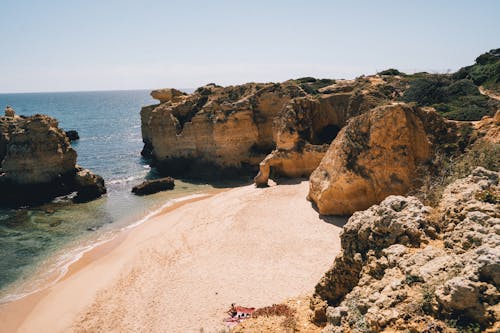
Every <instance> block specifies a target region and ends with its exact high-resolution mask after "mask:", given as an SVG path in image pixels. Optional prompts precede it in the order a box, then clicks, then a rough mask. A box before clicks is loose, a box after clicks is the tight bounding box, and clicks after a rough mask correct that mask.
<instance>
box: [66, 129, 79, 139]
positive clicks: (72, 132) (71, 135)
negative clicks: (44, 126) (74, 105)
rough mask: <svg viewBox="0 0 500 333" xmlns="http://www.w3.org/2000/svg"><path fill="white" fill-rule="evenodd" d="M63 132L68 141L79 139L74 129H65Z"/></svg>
mask: <svg viewBox="0 0 500 333" xmlns="http://www.w3.org/2000/svg"><path fill="white" fill-rule="evenodd" d="M64 133H66V136H67V137H68V139H69V141H76V140H80V135H79V134H78V132H77V131H75V130H69V131H65V132H64Z"/></svg>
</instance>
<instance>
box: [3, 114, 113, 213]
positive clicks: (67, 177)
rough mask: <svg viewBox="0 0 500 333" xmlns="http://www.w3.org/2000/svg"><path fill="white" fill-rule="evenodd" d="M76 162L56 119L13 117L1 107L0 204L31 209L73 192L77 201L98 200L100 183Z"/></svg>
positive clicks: (47, 117) (96, 177)
mask: <svg viewBox="0 0 500 333" xmlns="http://www.w3.org/2000/svg"><path fill="white" fill-rule="evenodd" d="M76 158H77V154H76V151H75V150H73V148H71V144H70V140H69V138H68V136H67V135H66V134H65V132H64V131H63V130H61V129H60V128H59V127H58V122H57V120H56V119H54V118H51V117H49V116H46V115H40V114H37V115H34V116H30V117H24V116H18V115H16V114H15V111H14V110H13V109H12V108H10V107H7V109H6V110H5V116H3V117H0V205H2V206H14V207H16V206H21V205H32V204H35V205H36V204H41V203H44V202H47V201H50V200H52V199H53V198H55V197H57V196H62V195H68V194H71V193H73V192H76V195H75V196H74V197H73V201H74V202H78V203H80V202H87V201H90V200H94V199H97V198H99V197H100V196H102V195H103V194H104V193H106V187H105V184H104V180H103V179H102V177H100V176H98V175H95V174H93V173H92V172H91V171H89V170H87V169H84V168H82V167H80V166H78V165H76Z"/></svg>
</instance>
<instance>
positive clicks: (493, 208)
mask: <svg viewBox="0 0 500 333" xmlns="http://www.w3.org/2000/svg"><path fill="white" fill-rule="evenodd" d="M499 176H500V174H499V173H498V172H492V171H488V170H485V169H483V168H477V169H476V170H474V171H473V172H472V174H471V175H470V176H469V177H467V178H464V179H460V180H457V181H456V182H454V183H452V184H451V185H449V186H448V187H447V188H446V190H445V191H444V194H443V198H442V200H441V202H440V205H439V207H438V208H436V209H435V210H434V211H433V210H432V209H431V208H430V207H426V206H424V205H422V204H421V203H420V202H419V201H418V200H417V199H416V198H414V197H401V196H389V197H388V198H386V199H385V200H384V201H383V202H382V203H381V204H380V205H375V206H372V207H370V208H369V209H368V210H365V211H361V212H357V213H355V214H354V215H353V216H352V217H351V218H350V219H349V221H348V222H347V224H346V225H345V226H344V230H343V232H342V234H341V245H342V252H341V253H340V254H339V255H338V256H337V258H336V259H335V262H334V264H333V267H332V268H331V269H330V270H329V271H328V272H327V273H326V274H325V276H324V277H323V278H322V280H321V281H320V282H319V283H318V285H317V286H316V293H315V295H316V301H314V302H312V303H311V304H312V306H313V308H314V309H315V310H316V313H317V316H316V317H317V318H319V319H321V317H322V315H320V314H321V313H323V316H324V314H325V312H322V311H324V310H325V309H326V318H327V320H328V325H327V326H326V328H325V329H324V332H348V331H352V330H356V329H358V330H362V331H364V332H380V331H385V330H386V331H398V332H402V331H410V332H448V329H449V326H448V325H451V323H454V326H458V327H465V328H468V329H471V330H472V329H474V330H476V331H479V330H482V329H486V328H490V329H491V331H492V332H493V331H494V329H495V327H496V329H498V328H499V327H498V323H499V320H500V311H499V301H500V293H499V287H500V236H499V234H498V226H499V223H500V219H499V217H500V216H499V204H500V202H499V200H500V199H499V198H500V196H499V193H500V192H499V191H500V188H499ZM322 302H324V303H322ZM322 304H324V305H322ZM326 305H328V308H326V307H325V306H326Z"/></svg>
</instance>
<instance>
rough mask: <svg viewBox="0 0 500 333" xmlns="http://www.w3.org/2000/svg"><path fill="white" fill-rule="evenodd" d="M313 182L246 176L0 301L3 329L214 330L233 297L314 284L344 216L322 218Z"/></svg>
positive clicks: (277, 296) (268, 297)
mask: <svg viewBox="0 0 500 333" xmlns="http://www.w3.org/2000/svg"><path fill="white" fill-rule="evenodd" d="M308 186H309V183H308V182H307V181H302V182H300V183H292V184H288V185H279V186H272V187H269V188H265V189H257V188H255V186H254V185H248V186H244V187H239V188H235V189H231V190H229V191H226V192H222V193H218V194H216V195H214V196H211V197H209V198H207V199H204V200H198V201H195V202H190V203H189V204H185V205H182V206H181V207H177V208H176V209H173V210H171V211H169V212H166V213H164V214H162V215H160V216H157V217H155V218H153V219H151V220H149V221H148V222H146V223H144V224H142V225H140V226H139V227H137V228H135V229H133V230H132V232H129V233H128V234H126V235H123V236H122V237H118V238H117V239H115V240H114V241H112V242H110V243H108V244H106V245H104V246H103V247H101V248H100V249H99V248H97V249H96V251H94V254H90V255H87V256H86V257H84V258H83V260H81V261H80V262H78V263H77V264H76V265H75V267H72V269H71V273H70V274H68V276H66V277H65V278H64V279H63V280H61V281H59V282H58V283H56V284H55V285H54V286H52V287H50V288H48V289H46V290H45V291H44V292H42V293H39V294H38V295H34V296H32V297H29V298H27V299H23V300H21V301H18V302H13V303H10V304H8V305H7V306H4V307H2V308H0V331H2V332H4V331H5V330H7V331H9V330H10V331H14V330H16V328H17V331H18V332H200V329H201V328H203V331H204V332H217V331H219V330H220V329H223V328H224V327H225V326H224V324H223V323H222V320H223V319H224V317H226V315H225V311H226V310H227V309H228V308H229V306H230V304H231V303H238V304H239V305H243V306H255V307H261V306H265V305H270V304H272V303H279V302H281V301H283V300H285V299H287V298H290V297H295V296H298V295H304V294H306V293H310V292H312V290H313V288H314V286H315V284H316V283H317V282H318V280H319V279H320V278H321V276H322V275H323V273H324V272H325V271H326V270H327V269H328V267H329V266H330V265H331V263H332V262H333V259H334V257H335V255H336V254H337V253H338V252H339V250H340V244H339V232H340V230H341V226H342V224H343V223H344V222H345V219H342V218H338V219H328V220H324V219H321V218H320V217H319V216H318V213H317V212H316V211H315V210H314V209H313V208H312V207H311V204H310V203H309V202H308V201H306V199H305V197H306V195H307V191H308ZM2 327H3V329H2Z"/></svg>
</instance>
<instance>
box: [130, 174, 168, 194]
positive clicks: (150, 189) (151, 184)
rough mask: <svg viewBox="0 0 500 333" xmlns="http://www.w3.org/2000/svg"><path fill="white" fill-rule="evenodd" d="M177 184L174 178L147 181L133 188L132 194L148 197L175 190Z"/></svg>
mask: <svg viewBox="0 0 500 333" xmlns="http://www.w3.org/2000/svg"><path fill="white" fill-rule="evenodd" d="M174 186H175V182H174V179H173V178H170V177H165V178H160V179H153V180H146V181H144V182H142V183H141V184H139V185H137V186H134V187H133V188H132V193H134V194H137V195H148V194H153V193H157V192H160V191H166V190H173V189H174Z"/></svg>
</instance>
